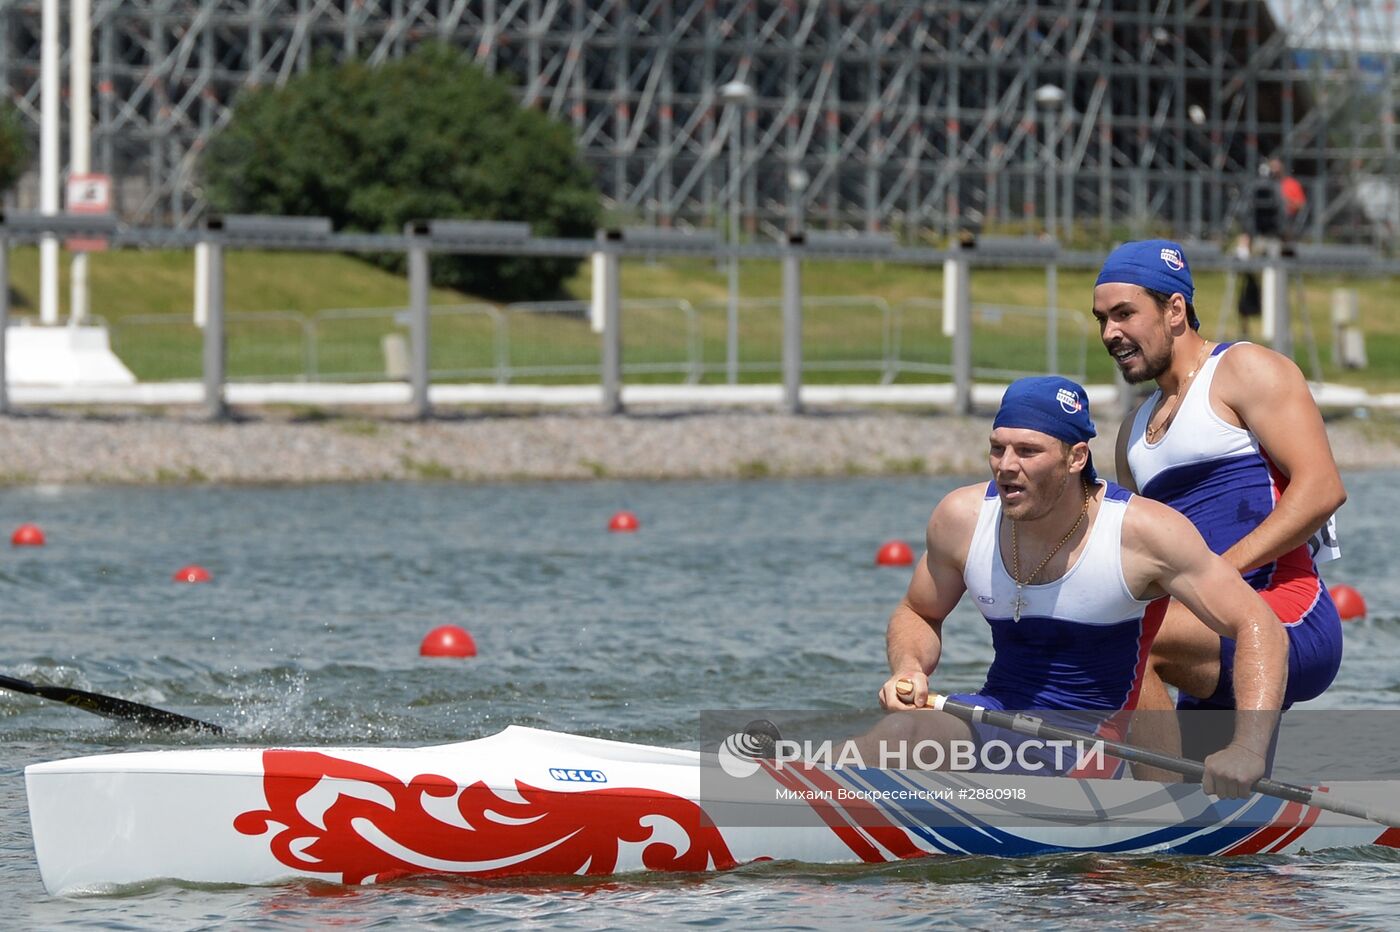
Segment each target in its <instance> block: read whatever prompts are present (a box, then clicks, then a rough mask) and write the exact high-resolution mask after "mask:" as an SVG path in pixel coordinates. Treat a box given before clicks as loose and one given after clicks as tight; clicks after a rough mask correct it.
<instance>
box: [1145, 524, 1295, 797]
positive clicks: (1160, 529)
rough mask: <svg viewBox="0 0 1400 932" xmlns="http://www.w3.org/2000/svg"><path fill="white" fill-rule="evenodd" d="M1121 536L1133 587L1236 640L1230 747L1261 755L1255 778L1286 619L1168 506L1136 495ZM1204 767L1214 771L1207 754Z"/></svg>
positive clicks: (1280, 685)
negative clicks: (1174, 602) (1167, 598)
mask: <svg viewBox="0 0 1400 932" xmlns="http://www.w3.org/2000/svg"><path fill="white" fill-rule="evenodd" d="M1123 542H1124V551H1125V564H1124V571H1125V575H1126V576H1127V578H1128V582H1129V585H1130V586H1132V587H1133V591H1134V592H1135V593H1139V595H1140V597H1145V598H1154V597H1157V596H1159V595H1161V594H1163V593H1166V594H1169V595H1171V596H1172V597H1174V598H1176V599H1178V600H1179V601H1181V602H1182V603H1183V604H1184V605H1185V606H1186V607H1187V608H1189V609H1190V610H1191V611H1192V612H1193V613H1195V615H1196V617H1197V618H1200V619H1201V621H1203V622H1204V623H1205V624H1206V625H1207V626H1209V627H1210V628H1211V629H1212V630H1213V631H1215V632H1216V633H1217V634H1220V635H1222V636H1224V637H1228V638H1231V639H1233V640H1234V642H1235V672H1234V681H1233V686H1234V692H1235V707H1236V709H1237V713H1236V718H1235V736H1234V741H1233V742H1232V746H1238V747H1240V748H1243V749H1245V750H1246V751H1247V752H1248V754H1250V755H1252V756H1253V757H1255V758H1257V761H1258V766H1257V770H1258V772H1257V773H1254V774H1253V778H1254V779H1257V777H1258V776H1260V775H1262V774H1263V772H1264V766H1263V762H1264V759H1265V756H1266V755H1267V754H1268V750H1269V742H1270V740H1271V737H1272V734H1273V728H1274V724H1275V722H1276V721H1277V719H1278V710H1279V708H1280V707H1281V706H1282V704H1283V692H1284V687H1285V686H1286V685H1287V681H1288V636H1287V635H1286V634H1285V633H1284V630H1283V626H1282V625H1280V624H1279V621H1278V618H1277V617H1275V615H1274V614H1273V612H1272V611H1271V610H1270V609H1269V606H1268V605H1267V604H1266V603H1265V602H1264V600H1263V599H1261V598H1260V597H1259V594H1258V593H1257V592H1255V591H1254V590H1253V589H1251V588H1250V587H1249V584H1248V583H1246V582H1245V581H1244V580H1243V579H1242V578H1241V577H1240V575H1239V573H1238V572H1237V571H1236V570H1235V568H1234V567H1232V566H1231V565H1230V564H1229V563H1227V562H1226V561H1225V560H1224V559H1222V558H1220V557H1217V556H1216V555H1215V554H1213V553H1211V552H1210V550H1209V548H1207V547H1206V544H1205V541H1203V540H1202V539H1201V536H1200V534H1199V533H1197V531H1196V529H1195V527H1194V526H1193V525H1192V524H1191V522H1190V521H1188V520H1187V519H1186V518H1184V517H1182V516H1181V515H1180V514H1178V513H1177V512H1175V511H1173V510H1172V509H1171V508H1168V507H1166V506H1165V505H1162V504H1160V503H1158V502H1153V501H1148V500H1146V499H1143V498H1141V497H1139V498H1134V499H1133V500H1132V503H1131V504H1130V506H1129V508H1128V515H1127V518H1126V519H1125V521H1124V526H1123ZM1222 753H1223V752H1222ZM1250 766H1251V767H1252V766H1253V765H1252V764H1251V765H1250ZM1207 773H1208V776H1211V775H1212V772H1211V764H1210V760H1209V759H1208V760H1207ZM1221 776H1223V777H1224V778H1225V779H1227V780H1230V781H1232V782H1238V783H1240V784H1241V785H1242V786H1243V787H1244V788H1247V787H1248V785H1250V784H1252V782H1253V779H1246V777H1247V776H1248V775H1245V776H1241V777H1239V778H1238V781H1236V779H1235V778H1236V776H1237V775H1236V774H1235V773H1234V771H1230V772H1229V773H1225V774H1223V775H1221ZM1207 782H1208V786H1207V790H1208V791H1209V790H1210V786H1209V781H1207ZM1229 795H1235V794H1233V793H1231V794H1229Z"/></svg>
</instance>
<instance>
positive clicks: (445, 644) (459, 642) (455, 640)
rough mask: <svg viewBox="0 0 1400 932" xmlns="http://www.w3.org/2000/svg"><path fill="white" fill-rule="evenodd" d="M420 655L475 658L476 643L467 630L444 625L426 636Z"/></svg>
mask: <svg viewBox="0 0 1400 932" xmlns="http://www.w3.org/2000/svg"><path fill="white" fill-rule="evenodd" d="M418 653H419V654H421V655H422V656H424V657H475V656H476V641H473V640H472V636H471V634H470V633H469V632H468V631H467V629H466V628H459V627H457V626H456V625H442V626H440V627H437V628H434V629H433V630H431V631H429V632H428V633H427V634H426V635H424V637H423V643H422V644H420V645H419V646H418Z"/></svg>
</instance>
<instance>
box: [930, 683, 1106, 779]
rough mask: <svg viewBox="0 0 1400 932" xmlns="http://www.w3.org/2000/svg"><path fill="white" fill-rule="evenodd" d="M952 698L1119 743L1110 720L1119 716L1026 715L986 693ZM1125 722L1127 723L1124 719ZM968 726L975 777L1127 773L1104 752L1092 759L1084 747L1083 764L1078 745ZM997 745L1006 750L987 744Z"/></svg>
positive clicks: (1074, 712) (1037, 711)
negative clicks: (975, 752) (974, 751)
mask: <svg viewBox="0 0 1400 932" xmlns="http://www.w3.org/2000/svg"><path fill="white" fill-rule="evenodd" d="M948 698H949V699H956V700H957V701H958V702H965V703H967V704H968V705H977V706H981V707H982V708H984V709H993V710H995V711H998V712H1006V711H1014V712H1022V711H1024V712H1028V714H1031V715H1034V716H1035V717H1036V718H1038V719H1041V720H1042V721H1044V722H1046V723H1048V724H1051V725H1058V726H1060V727H1061V728H1072V729H1074V730H1075V731H1082V732H1087V733H1089V734H1095V733H1096V732H1101V730H1102V731H1103V732H1106V733H1105V734H1104V737H1107V738H1111V739H1113V740H1120V739H1121V736H1120V735H1119V734H1117V733H1116V732H1115V731H1114V730H1113V727H1112V721H1111V720H1115V719H1118V718H1120V717H1121V715H1122V713H1119V712H1116V711H1107V712H1106V711H1104V710H1102V709H1093V710H1071V709H1035V710H1027V709H1022V708H1018V707H1016V706H1014V705H1013V706H1010V708H1009V709H1008V704H1007V703H1006V702H1005V701H1003V700H1001V699H999V698H997V697H996V696H991V695H987V694H984V693H959V694H957V695H952V696H949V697H948ZM1123 721H1124V722H1126V719H1123ZM967 727H968V728H970V729H971V730H972V740H973V742H974V743H975V744H976V745H977V747H978V755H977V766H976V767H974V768H973V771H972V772H974V773H998V774H1006V775H1009V776H1030V777H1080V778H1100V779H1112V778H1116V777H1119V776H1121V775H1122V773H1123V762H1122V761H1120V760H1118V759H1117V758H1115V757H1111V756H1109V755H1108V754H1106V753H1105V754H1103V755H1097V754H1094V753H1093V752H1092V748H1091V747H1085V748H1083V750H1084V751H1085V752H1086V756H1085V757H1084V759H1083V760H1081V759H1080V753H1079V752H1080V750H1081V749H1080V748H1079V747H1077V746H1074V745H1071V746H1069V747H1065V746H1063V745H1058V746H1056V745H1048V744H1047V743H1046V742H1044V741H1042V740H1041V739H1039V738H1032V737H1030V736H1029V735H1022V734H1018V733H1016V732H1014V731H1010V730H1008V729H1005V728H998V727H996V726H995V725H988V724H984V723H978V722H968V723H967ZM993 741H999V742H1003V743H1004V744H1005V745H1006V746H1007V749H1006V750H1003V749H1002V748H1001V747H1000V746H997V747H994V748H987V745H988V744H989V743H990V742H993ZM1004 758H1005V759H1007V765H1006V766H1004V767H1003V766H1000V765H1001V763H1002V760H1003V759H1004ZM989 764H990V766H989Z"/></svg>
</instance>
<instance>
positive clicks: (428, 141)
mask: <svg viewBox="0 0 1400 932" xmlns="http://www.w3.org/2000/svg"><path fill="white" fill-rule="evenodd" d="M203 167H204V173H205V179H206V182H207V188H208V196H209V201H210V203H211V205H212V206H213V207H214V208H215V209H216V210H220V211H224V212H228V213H262V214H281V215H298V214H300V215H313V216H325V217H330V218H331V220H332V221H333V222H334V223H335V226H336V229H338V230H357V231H367V232H399V231H401V230H402V229H403V226H404V224H405V223H406V222H408V221H410V220H417V219H428V218H434V217H437V218H449V217H452V218H470V219H476V220H524V221H528V222H529V224H530V226H531V228H532V230H533V232H534V233H535V234H536V235H537V236H562V237H589V236H592V235H593V232H594V230H595V229H596V226H597V223H598V218H599V202H598V192H597V189H596V187H595V186H594V183H593V177H592V173H591V171H590V170H589V169H588V167H587V165H586V164H585V163H584V161H583V159H582V158H581V156H580V155H579V153H578V149H577V147H576V146H575V145H574V141H573V137H572V133H571V131H570V129H569V128H568V127H567V126H565V125H563V124H561V123H559V122H557V121H554V120H552V119H550V118H549V117H548V116H546V115H545V114H542V113H539V112H537V111H534V110H528V109H525V108H522V107H521V106H519V104H517V103H516V101H515V98H514V97H513V96H512V94H511V90H510V85H509V84H508V83H506V82H505V81H504V80H501V79H499V78H493V77H491V76H489V75H487V74H486V73H485V72H483V71H482V70H481V69H479V68H478V67H476V66H475V65H474V64H473V63H472V62H471V61H470V60H469V59H468V58H466V57H465V56H463V55H461V54H459V53H457V52H455V51H453V50H452V49H450V48H447V47H445V46H440V45H427V46H423V47H421V48H419V49H418V50H417V51H415V52H414V53H413V54H411V55H409V56H408V57H406V58H403V59H401V60H399V61H395V62H391V63H388V64H384V65H381V66H379V67H375V68H372V67H370V66H369V65H367V64H365V63H364V62H360V61H353V62H349V63H345V64H340V65H334V64H331V63H325V62H323V63H320V64H318V65H317V66H315V67H313V68H311V69H310V70H308V71H307V72H306V73H305V74H303V75H301V76H299V77H297V78H294V79H293V80H291V81H288V82H287V84H286V85H285V86H284V87H281V88H263V89H258V90H253V91H249V92H247V93H246V95H245V96H244V97H243V98H241V99H240V100H239V101H238V103H237V105H236V107H235V110H234V116H233V119H232V120H231V121H230V123H229V125H228V127H227V128H226V129H225V130H224V131H223V132H221V133H220V134H219V135H218V136H217V137H216V138H215V139H214V140H213V142H212V143H211V145H210V147H209V150H208V152H207V153H206V155H205V159H204V166H203ZM372 261H375V262H377V263H379V264H381V265H383V266H385V267H387V268H391V269H395V270H401V269H402V267H403V262H404V259H403V256H401V255H384V256H375V257H372ZM432 265H433V280H434V281H435V282H436V283H437V284H440V285H446V286H448V287H453V288H458V289H460V290H463V291H467V292H471V293H473V294H478V295H483V296H486V297H490V298H494V299H498V300H518V299H522V298H529V297H542V296H550V295H553V294H555V293H557V292H558V291H559V290H560V288H561V284H562V282H563V280H564V279H565V278H566V277H567V276H568V275H570V274H571V273H572V272H573V271H574V269H575V268H576V267H577V265H578V260H576V259H540V258H516V257H492V256H488V257H479V256H435V257H434V259H433V264H432Z"/></svg>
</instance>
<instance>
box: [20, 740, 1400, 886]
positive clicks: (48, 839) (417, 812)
mask: <svg viewBox="0 0 1400 932" xmlns="http://www.w3.org/2000/svg"><path fill="white" fill-rule="evenodd" d="M715 760H716V759H715V756H714V755H701V754H700V753H699V752H696V751H686V750H673V749H666V748H654V747H644V746H640V745H633V744H625V743H621V742H614V741H604V740H599V739H593V738H582V737H577V736H572V735H562V734H557V733H553V732H546V731H538V730H535V729H529V728H520V727H513V728H508V729H506V730H505V731H504V732H501V733H500V734H498V735H494V736H491V737H488V738H482V739H479V740H476V741H467V742H463V743H460V744H452V745H444V746H441V747H430V748H315V749H270V750H264V749H230V750H194V751H155V752H146V753H134V754H114V755H106V756H100V757H86V758H78V759H75V760H67V761H56V762H53V763H46V764H35V765H33V766H30V767H28V768H27V769H26V771H25V780H26V785H27V788H28V794H29V808H30V820H31V823H32V826H33V834H34V847H35V852H36V854H37V857H38V862H39V870H40V873H41V875H42V877H43V881H44V885H45V887H46V888H47V889H48V890H49V891H50V892H51V893H78V892H88V891H92V892H96V891H102V890H105V889H111V888H112V887H114V886H120V885H123V884H130V883H136V882H141V881H148V880H154V879H162V878H169V879H176V880H181V881H187V882H196V883H246V884H261V883H270V882H276V881H281V880H285V879H288V878H292V877H310V878H317V879H321V880H326V881H331V882H335V883H364V882H372V881H376V880H386V879H391V878H394V877H399V876H405V875H411V874H427V873H448V874H459V875H464V876H471V877H497V876H506V875H512V874H540V875H547V874H578V875H607V874H613V873H620V872H626V871H638V870H680V871H704V870H715V869H724V868H728V867H732V866H734V865H736V864H743V863H748V862H752V861H758V860H769V859H773V860H796V861H805V862H811V863H844V862H862V861H866V862H878V861H890V860H897V859H901V858H910V857H922V856H927V855H935V854H983V855H1000V856H1013V857H1016V856H1025V855H1032V854H1043V853H1054V852H1065V851H1105V852H1117V853H1134V852H1164V853H1178V854H1196V855H1217V854H1248V853H1260V852H1296V851H1299V850H1309V851H1312V850H1318V849H1321V848H1332V847H1353V846H1358V845H1371V844H1381V845H1388V846H1391V847H1400V829H1390V830H1387V829H1385V828H1384V827H1381V826H1377V825H1374V824H1372V823H1368V822H1364V821H1361V820H1359V819H1354V818H1350V817H1347V816H1340V815H1335V814H1332V813H1328V812H1322V811H1320V810H1317V809H1313V808H1310V807H1306V806H1302V805H1299V804H1297V803H1286V802H1282V801H1280V800H1275V799H1271V798H1267V797H1254V798H1252V799H1250V800H1245V801H1232V802H1212V801H1211V800H1209V799H1207V798H1206V797H1205V796H1204V795H1202V794H1201V793H1200V792H1199V790H1198V789H1195V788H1192V787H1186V786H1181V785H1176V786H1164V785H1162V784H1158V783H1150V782H1139V781H1133V780H1118V781H1111V780H1104V781H1098V780H1070V779H1060V778H1030V777H1011V776H1007V777H996V776H987V775H971V774H931V773H911V772H901V771H860V770H823V769H821V768H816V767H811V766H797V765H791V764H789V765H786V766H783V767H776V768H775V767H774V766H773V765H771V764H765V765H763V766H762V767H755V768H754V772H753V773H752V774H750V775H747V776H745V777H744V778H743V779H741V780H733V779H729V780H727V782H726V778H724V777H719V779H717V780H715V782H706V781H707V780H712V779H714V776H717V775H719V771H718V769H717V768H716V767H715ZM707 768H708V769H707ZM706 774H710V775H714V776H705V775H706ZM1331 792H1333V793H1335V794H1336V795H1338V796H1339V797H1340V796H1345V797H1346V798H1348V799H1353V800H1358V801H1363V802H1365V801H1369V802H1371V803H1373V804H1381V803H1384V804H1387V805H1388V804H1391V803H1392V802H1393V800H1394V799H1395V797H1396V795H1397V794H1396V786H1395V785H1394V784H1392V783H1386V782H1372V783H1349V784H1336V785H1335V786H1333V787H1331ZM959 793H961V794H962V796H961V797H960V796H959V795H958V794H959Z"/></svg>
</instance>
